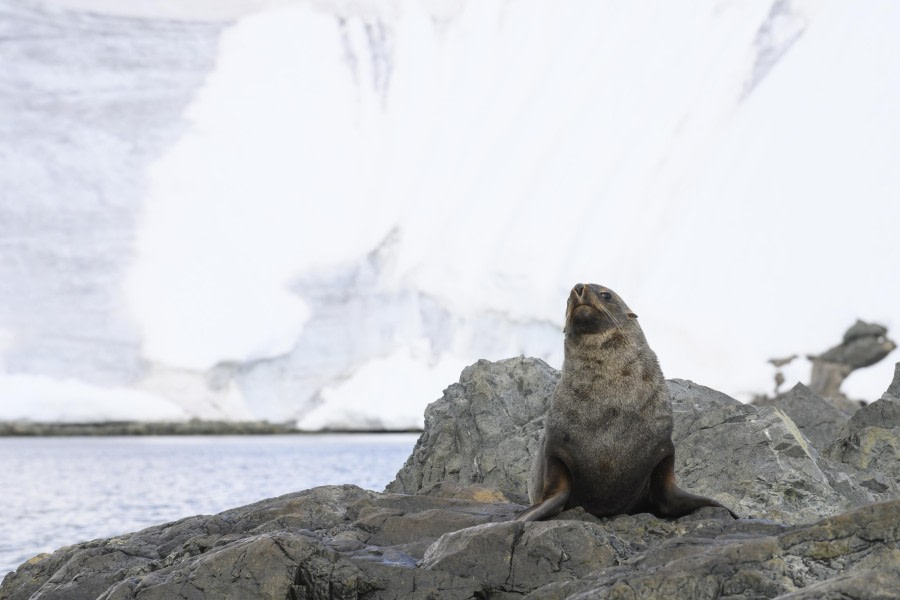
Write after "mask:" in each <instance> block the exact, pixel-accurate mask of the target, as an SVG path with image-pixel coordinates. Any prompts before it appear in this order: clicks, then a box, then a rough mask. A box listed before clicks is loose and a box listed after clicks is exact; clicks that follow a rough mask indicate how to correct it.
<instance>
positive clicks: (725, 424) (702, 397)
mask: <svg viewBox="0 0 900 600" xmlns="http://www.w3.org/2000/svg"><path fill="white" fill-rule="evenodd" d="M557 380H558V373H557V372H556V371H555V370H554V369H552V368H551V367H549V366H548V365H547V364H546V363H544V362H543V361H540V360H537V359H531V358H522V357H520V358H513V359H508V360H503V361H499V362H489V361H479V362H477V363H475V364H474V365H471V366H469V367H467V368H466V369H465V370H464V371H463V372H462V375H461V377H460V381H459V383H457V384H454V385H452V386H450V387H449V388H447V390H446V391H445V392H444V395H443V397H442V398H440V399H439V400H437V401H435V402H433V403H432V404H430V405H429V406H428V408H427V409H426V411H425V431H424V432H423V433H422V436H421V437H420V438H419V441H418V442H417V444H416V447H415V450H413V453H412V455H411V456H410V457H409V459H408V460H407V461H406V464H405V465H404V466H403V467H402V468H401V470H400V472H399V473H398V474H397V478H396V479H395V480H394V481H393V482H392V483H390V484H389V485H388V487H387V491H390V492H400V493H407V494H414V493H420V494H421V493H428V492H427V488H428V487H429V486H434V485H435V484H436V483H437V482H439V481H451V482H455V483H458V484H462V485H472V484H479V485H483V486H487V487H489V488H493V489H497V490H499V491H501V492H502V493H503V494H505V496H506V497H508V498H510V499H511V500H513V501H516V502H520V503H523V504H524V503H527V481H528V472H529V470H530V467H531V463H532V460H533V457H534V455H535V454H536V453H537V452H538V450H539V447H540V436H541V433H542V430H543V417H544V413H545V411H546V409H547V402H548V400H549V396H550V394H551V392H552V390H553V386H554V385H555V384H556V381H557ZM668 386H669V392H670V395H671V399H672V409H673V416H674V430H673V435H672V437H673V440H674V442H675V473H676V476H677V477H678V480H679V485H681V486H682V487H683V488H685V489H687V490H689V491H691V492H693V493H696V494H701V495H704V496H708V497H710V498H714V499H716V500H718V501H719V502H721V503H722V504H724V505H726V506H728V507H730V508H732V509H733V510H734V511H736V512H737V513H738V514H740V515H742V516H751V517H758V518H771V519H778V520H781V521H784V522H789V523H800V522H811V521H813V520H815V519H818V518H821V517H822V516H825V515H833V514H837V513H839V512H842V511H844V510H847V509H849V508H850V507H852V506H858V505H861V504H864V503H869V502H875V501H879V500H882V499H885V498H887V497H890V496H891V494H893V493H894V492H895V491H896V487H895V486H893V485H892V486H890V487H887V488H883V489H879V487H878V486H874V488H873V487H866V486H862V485H861V484H860V483H859V482H857V481H855V480H854V479H853V477H851V476H850V475H849V474H848V473H847V472H846V469H843V468H842V467H841V466H840V465H835V464H834V463H832V462H831V461H830V460H828V459H827V458H824V457H822V456H821V455H820V454H819V452H818V451H817V450H816V448H815V446H814V445H813V444H811V443H810V442H809V440H808V439H807V438H806V436H804V435H803V433H802V432H801V431H800V429H799V428H798V427H797V425H796V424H795V423H794V422H793V421H792V420H791V418H790V417H789V416H788V415H787V414H785V413H784V412H783V411H781V410H779V409H777V408H774V407H768V406H763V407H754V406H751V405H747V404H741V403H740V402H738V401H737V400H735V399H733V398H731V397H729V396H727V395H725V394H723V393H721V392H718V391H716V390H712V389H710V388H707V387H704V386H701V385H698V384H695V383H693V382H690V381H686V380H677V379H675V380H670V381H669V382H668ZM807 397H808V398H812V395H811V394H810V395H809V396H807ZM800 403H801V401H800V400H798V401H797V404H800ZM810 422H812V420H810Z"/></svg>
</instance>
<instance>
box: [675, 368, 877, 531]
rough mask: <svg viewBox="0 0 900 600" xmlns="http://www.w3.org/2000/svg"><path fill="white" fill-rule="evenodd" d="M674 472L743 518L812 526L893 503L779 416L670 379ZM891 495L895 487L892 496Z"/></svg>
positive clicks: (694, 489)
mask: <svg viewBox="0 0 900 600" xmlns="http://www.w3.org/2000/svg"><path fill="white" fill-rule="evenodd" d="M668 383H669V391H670V393H671V395H672V410H673V416H674V420H675V427H674V431H673V434H672V439H673V441H674V442H675V474H676V476H677V477H678V481H679V485H680V486H682V487H684V488H685V489H687V490H689V491H691V492H693V493H697V494H702V495H704V496H709V497H711V498H714V499H715V500H718V501H719V502H721V503H722V504H724V505H726V506H728V507H730V508H731V509H732V510H734V511H735V512H737V513H738V514H739V515H741V516H746V517H754V518H769V519H776V520H778V521H783V522H787V523H803V522H811V521H813V520H815V519H817V518H821V517H822V516H824V515H834V514H837V513H839V512H842V511H844V510H847V509H848V508H850V507H852V506H859V505H861V504H865V503H869V502H876V501H879V500H883V499H886V498H887V497H890V494H887V495H882V494H880V493H876V492H874V491H873V490H871V489H870V488H866V487H863V486H862V485H860V484H859V483H858V482H856V481H854V480H853V479H852V478H851V477H850V476H848V474H847V473H846V472H845V471H844V470H843V469H842V468H841V467H840V466H839V465H835V464H834V463H832V462H831V461H829V460H827V459H825V458H824V457H822V456H821V455H820V454H819V452H818V451H816V449H815V448H814V447H813V446H812V445H811V444H810V443H809V441H808V440H807V439H806V437H805V436H804V435H803V434H802V433H801V432H800V430H799V429H798V428H797V426H796V425H795V424H794V422H793V421H792V420H791V419H790V417H788V416H787V415H786V414H785V413H783V412H782V411H780V410H778V409H776V408H773V407H769V406H761V407H758V408H757V407H754V406H751V405H748V404H741V403H739V402H737V401H736V400H733V399H732V398H729V397H727V396H725V395H724V394H721V393H720V392H716V391H715V390H711V389H709V388H706V387H703V386H700V385H697V384H695V383H692V382H689V381H683V380H671V381H669V382H668ZM891 491H892V492H893V489H892V490H891Z"/></svg>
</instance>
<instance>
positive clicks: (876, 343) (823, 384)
mask: <svg viewBox="0 0 900 600" xmlns="http://www.w3.org/2000/svg"><path fill="white" fill-rule="evenodd" d="M896 347H897V344H896V343H895V342H894V341H893V340H891V339H889V338H888V337H887V328H886V327H884V326H883V325H879V324H877V323H866V322H865V321H861V320H858V321H856V323H854V324H853V325H852V326H851V327H850V328H849V329H848V330H847V331H846V332H845V333H844V338H843V340H842V341H841V343H840V344H838V345H837V346H834V347H833V348H830V349H829V350H827V351H826V352H823V353H822V354H819V355H809V356H807V358H808V359H809V360H810V361H812V373H811V375H810V381H809V387H810V389H811V390H812V391H813V392H815V393H816V394H819V395H821V396H824V397H826V398H832V399H837V400H838V402H840V401H841V400H844V401H846V398H845V397H844V395H843V394H842V393H841V384H842V383H844V380H845V379H846V378H847V377H848V376H849V375H850V373H852V372H853V371H855V370H856V369H861V368H863V367H868V366H871V365H874V364H875V363H877V362H878V361H880V360H881V359H883V358H884V357H885V356H887V355H888V354H890V353H891V352H892V351H893V350H894V349H895V348H896Z"/></svg>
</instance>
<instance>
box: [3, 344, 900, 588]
mask: <svg viewBox="0 0 900 600" xmlns="http://www.w3.org/2000/svg"><path fill="white" fill-rule="evenodd" d="M898 373H900V367H898ZM555 381H556V373H555V371H554V370H553V369H551V368H550V367H548V366H547V365H546V364H544V363H543V362H542V361H539V360H535V359H526V358H515V359H509V360H506V361H500V362H496V363H490V362H487V361H479V362H478V363H476V364H475V365H472V366H470V367H468V368H467V369H466V370H464V371H463V374H462V376H461V378H460V382H459V383H458V384H454V385H453V386H451V387H450V388H448V390H447V392H446V393H445V395H444V397H443V398H442V399H441V400H438V401H437V402H435V403H433V404H432V405H431V406H429V408H428V413H427V415H428V416H427V418H426V427H427V429H426V431H425V432H424V433H423V434H422V436H421V438H420V440H419V443H418V445H417V446H416V450H415V451H414V453H413V455H412V456H411V457H410V459H409V460H408V461H407V463H406V464H405V465H404V467H403V469H402V470H401V472H400V473H398V477H397V479H396V480H395V481H394V482H393V483H392V484H391V485H390V486H388V487H389V489H392V490H395V491H403V492H404V493H391V492H390V491H388V492H386V493H378V492H373V491H367V490H363V489H360V488H358V487H355V486H326V487H320V488H315V489H312V490H307V491H303V492H297V493H294V494H288V495H285V496H281V497H279V498H273V499H269V500H264V501H262V502H258V503H256V504H252V505H249V506H245V507H241V508H236V509H232V510H229V511H226V512H223V513H220V514H218V515H213V516H196V517H189V518H187V519H182V520H180V521H177V522H174V523H167V524H164V525H159V526H155V527H150V528H148V529H145V530H143V531H140V532H136V533H132V534H128V535H124V536H119V537H115V538H110V539H105V540H94V541H91V542H84V543H80V544H75V545H73V546H68V547H65V548H61V549H59V550H57V551H56V552H54V553H53V554H49V555H41V556H37V557H35V558H33V559H31V560H29V561H27V562H26V563H25V564H23V565H22V566H20V567H19V569H18V570H17V571H16V572H14V573H12V574H10V575H8V576H7V577H6V578H5V579H4V581H3V583H2V585H0V600H25V599H31V600H47V599H66V600H80V599H88V598H89V599H91V600H93V599H95V598H99V599H100V600H163V599H178V598H184V599H198V600H206V599H209V600H212V599H213V598H216V599H226V600H227V599H238V598H240V599H241V600H256V599H270V598H272V599H278V600H300V599H304V600H305V599H313V598H315V599H326V598H329V599H330V598H357V599H367V600H381V599H391V600H396V599H400V598H403V599H404V600H408V599H411V600H416V599H422V600H424V599H426V598H429V599H430V598H451V599H456V598H458V599H475V598H493V599H504V600H507V599H512V598H523V597H527V598H535V599H556V598H558V599H563V598H572V599H574V598H586V597H590V598H650V599H652V598H659V599H662V598H666V599H671V598H675V599H678V598H748V599H749V598H775V597H778V598H809V599H812V598H848V597H849V598H895V597H896V590H897V589H900V499H896V498H898V497H900V494H898V492H897V490H898V487H897V482H896V481H895V480H894V479H893V478H892V477H888V476H885V475H883V474H881V473H879V472H877V471H873V470H872V464H876V463H875V462H872V461H870V462H869V463H867V464H865V465H864V464H862V463H860V464H849V463H847V464H845V463H844V462H832V461H831V460H829V459H828V458H826V457H825V456H824V455H823V454H820V453H819V452H818V451H817V450H816V448H815V447H814V445H813V444H812V443H811V442H810V441H809V439H808V438H807V437H806V435H804V433H803V432H801V430H800V428H799V427H798V426H797V425H796V424H795V423H794V422H793V421H792V419H791V418H790V417H789V416H788V415H787V414H786V413H785V412H783V411H782V410H780V409H779V408H776V407H771V406H763V407H754V406H749V405H744V404H740V403H739V402H736V401H735V400H733V399H731V398H729V397H728V396H726V395H724V394H721V393H719V392H716V391H715V390H711V389H709V388H705V387H703V386H699V385H696V384H694V383H691V382H689V381H683V380H672V381H670V382H669V390H670V392H671V394H672V404H673V412H674V416H675V431H674V435H673V437H674V440H675V445H676V452H677V456H678V460H677V467H676V473H677V474H678V476H679V479H680V482H681V485H683V487H685V488H687V489H691V490H694V491H696V492H698V493H701V494H705V495H709V496H712V497H714V498H716V499H718V500H720V501H722V502H723V503H725V504H727V505H729V506H731V507H732V508H733V509H734V510H735V511H737V512H738V513H740V514H741V515H742V516H744V517H747V518H743V519H740V520H734V519H732V517H731V516H730V515H729V514H728V512H727V511H726V510H724V509H720V508H704V509H701V510H700V511H697V512H696V513H694V514H692V515H688V516H686V517H683V518H681V519H677V520H665V519H659V518H656V517H654V516H653V515H650V514H638V515H620V516H617V517H613V518H607V519H598V518H596V517H594V516H592V515H590V514H587V513H586V512H585V511H584V510H583V509H580V508H575V509H572V510H568V511H565V512H563V513H561V514H559V515H557V516H556V517H554V518H553V519H551V520H549V521H544V522H536V523H519V522H514V521H512V519H513V517H514V516H515V515H516V514H517V513H518V512H519V511H521V510H523V509H524V505H523V504H521V503H516V502H511V501H510V499H511V498H512V499H513V500H519V501H520V502H524V500H523V499H522V497H523V495H524V489H525V483H524V479H525V478H526V477H527V475H526V474H527V471H528V465H527V464H525V465H521V464H520V463H522V462H523V461H524V462H528V463H530V456H529V454H530V453H533V452H534V451H535V450H534V449H535V448H536V445H537V442H538V440H537V438H538V437H539V433H540V428H541V425H542V424H541V420H542V414H543V410H544V407H545V405H546V401H547V398H548V397H549V394H550V391H551V390H552V387H553V384H554V383H555ZM896 381H897V380H896V379H895V384H896ZM895 384H892V386H891V388H889V393H887V394H885V397H884V398H882V400H880V401H879V402H885V404H884V405H883V406H885V407H893V405H892V404H890V403H891V402H893V401H895V400H896V398H895V396H893V395H892V392H891V390H894V389H895V388H897V386H896V385H895ZM801 391H802V390H801ZM803 398H807V399H811V400H810V402H812V406H813V407H815V406H817V404H816V402H815V397H814V396H813V395H811V394H806V393H805V392H803V393H801V394H797V398H796V400H797V402H798V403H801V401H802V399H803ZM800 408H803V409H804V411H805V410H806V409H807V408H809V407H802V406H801V407H800ZM866 409H867V410H870V411H872V414H871V415H869V416H866V415H865V414H864V415H862V416H861V417H860V418H859V419H858V425H859V427H856V428H855V429H853V433H852V434H850V435H857V434H860V433H862V432H866V431H870V430H880V431H883V432H892V431H897V430H898V428H897V427H896V424H897V422H896V421H895V420H893V417H890V418H887V419H886V418H883V417H879V418H882V420H881V421H877V419H876V416H875V415H876V411H878V410H881V412H878V413H877V414H878V415H891V414H894V413H892V412H890V410H893V409H892V408H891V409H890V410H882V409H879V408H878V403H873V404H872V405H870V406H869V407H867V408H866ZM854 427H855V426H854ZM807 428H813V429H814V423H813V422H810V423H809V425H808V426H807ZM838 443H840V442H838ZM838 443H836V444H834V445H832V446H831V447H829V451H832V450H834V449H835V448H838ZM837 458H843V455H839V456H837ZM876 462H877V461H876ZM877 464H879V465H880V464H881V463H877ZM442 477H443V478H444V479H443V480H440V478H442ZM873 500H884V501H882V502H879V503H873ZM838 513H840V514H838ZM754 517H766V518H763V519H760V518H754ZM823 517H824V518H823Z"/></svg>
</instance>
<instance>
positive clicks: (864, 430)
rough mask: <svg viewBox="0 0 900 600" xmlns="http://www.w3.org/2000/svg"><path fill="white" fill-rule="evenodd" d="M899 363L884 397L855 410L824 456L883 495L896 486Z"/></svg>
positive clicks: (899, 465) (899, 442) (898, 481)
mask: <svg viewBox="0 0 900 600" xmlns="http://www.w3.org/2000/svg"><path fill="white" fill-rule="evenodd" d="M898 392H900V363H897V365H896V367H895V368H894V379H893V381H892V382H891V384H890V386H889V387H888V389H887V391H886V392H885V393H884V395H883V396H882V397H881V398H880V399H879V400H876V401H875V402H873V403H872V404H869V405H867V406H864V407H862V408H861V409H859V410H858V411H857V412H856V413H855V414H854V415H853V417H851V418H850V420H849V421H848V422H847V425H846V427H845V431H844V434H845V435H844V436H843V437H841V438H840V439H838V440H837V441H835V442H834V444H832V445H831V446H830V447H829V448H828V449H827V450H826V451H825V455H826V456H827V457H828V458H830V459H831V460H834V461H837V462H840V463H843V464H845V465H847V466H849V467H852V468H853V469H855V470H856V471H857V472H858V473H859V474H858V475H857V477H856V478H857V479H858V480H859V481H860V482H861V484H862V485H863V486H865V487H866V488H868V489H871V490H875V491H878V492H882V493H887V492H890V491H892V490H893V489H895V486H898V485H900V398H898V397H897V396H896V394H897V393H898Z"/></svg>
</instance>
